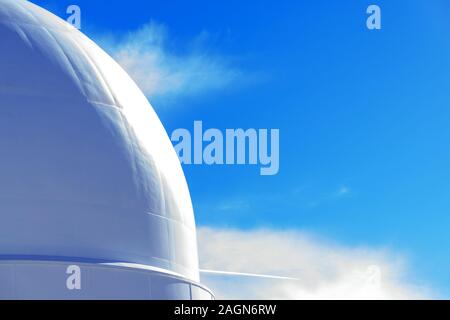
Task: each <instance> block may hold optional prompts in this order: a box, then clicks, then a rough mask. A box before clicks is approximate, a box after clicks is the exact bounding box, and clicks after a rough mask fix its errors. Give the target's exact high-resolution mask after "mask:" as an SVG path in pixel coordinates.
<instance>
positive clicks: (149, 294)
mask: <svg viewBox="0 0 450 320" xmlns="http://www.w3.org/2000/svg"><path fill="white" fill-rule="evenodd" d="M0 283H1V286H0V299H20V300H53V299H56V300H66V299H67V300H119V299H120V300H212V299H213V298H214V297H213V295H212V293H211V292H210V291H209V290H208V289H207V288H205V287H203V286H201V285H200V284H198V283H194V282H192V281H189V280H187V279H185V278H183V277H180V276H178V275H176V274H174V273H171V272H169V271H165V270H163V269H158V268H153V267H149V266H142V265H133V264H125V263H86V262H77V261H56V260H55V261H53V260H52V261H38V260H15V259H14V260H2V261H0Z"/></svg>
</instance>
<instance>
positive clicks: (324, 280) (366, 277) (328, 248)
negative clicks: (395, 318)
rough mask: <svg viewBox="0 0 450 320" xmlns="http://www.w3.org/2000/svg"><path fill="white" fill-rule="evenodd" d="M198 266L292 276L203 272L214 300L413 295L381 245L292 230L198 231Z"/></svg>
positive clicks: (417, 294) (396, 259)
mask: <svg viewBox="0 0 450 320" xmlns="http://www.w3.org/2000/svg"><path fill="white" fill-rule="evenodd" d="M198 237H199V253H200V265H201V267H202V268H204V269H209V270H223V271H231V272H237V273H252V274H264V275H276V276H284V277H293V278H297V279H299V280H298V281H293V280H283V279H262V278H256V277H247V276H244V277H239V276H236V275H234V276H230V275H228V276H219V275H211V274H204V275H203V277H202V282H203V283H205V284H206V285H208V286H209V287H210V288H211V289H212V290H213V291H214V292H215V294H216V296H217V298H219V299H415V298H427V297H430V296H431V293H430V292H429V290H428V289H426V288H425V287H423V286H421V285H418V284H414V283H411V282H409V281H407V280H406V279H407V277H406V276H405V275H406V273H407V269H406V266H405V261H404V259H403V258H402V257H401V256H399V255H395V254H393V253H392V252H388V251H386V250H382V249H374V248H349V247H345V246H339V245H336V244H330V243H327V242H325V241H323V240H320V239H317V238H315V237H313V236H311V235H308V234H306V233H303V232H298V231H285V232H283V231H273V230H259V231H241V230H229V229H216V228H208V227H202V228H199V230H198Z"/></svg>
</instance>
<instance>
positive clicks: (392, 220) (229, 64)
mask: <svg viewBox="0 0 450 320" xmlns="http://www.w3.org/2000/svg"><path fill="white" fill-rule="evenodd" d="M33 2H34V3H36V4H39V5H41V6H43V7H45V8H47V9H48V10H50V11H52V12H53V13H55V14H57V15H59V16H61V17H66V16H67V15H66V14H65V10H66V8H67V6H68V5H69V4H73V3H76V4H78V5H79V6H80V7H81V10H82V31H83V32H84V33H85V34H87V35H88V36H90V37H91V38H93V39H95V40H97V41H98V42H100V43H101V44H104V46H105V47H106V49H107V50H108V49H110V50H114V48H115V47H116V46H118V45H120V44H121V43H123V42H126V41H127V40H126V35H127V34H129V33H130V32H136V30H138V29H139V28H142V26H144V25H149V23H151V24H152V25H153V26H155V28H156V30H157V31H153V32H156V33H157V34H161V35H163V39H164V40H163V44H161V43H157V44H150V45H149V47H150V48H153V47H156V48H158V49H159V50H161V55H165V56H164V57H166V56H169V58H164V60H163V62H164V64H163V65H162V67H161V68H163V67H165V68H167V69H164V70H171V64H173V63H176V64H177V65H178V66H179V65H180V64H183V63H182V62H183V58H184V59H187V61H190V62H191V63H192V64H191V66H192V69H191V70H190V71H189V70H188V71H186V72H191V74H190V76H189V75H188V76H186V77H185V78H183V79H185V80H184V81H192V82H196V83H197V85H198V86H197V87H196V89H195V90H193V89H192V88H191V86H188V85H180V88H179V92H168V93H164V92H163V93H160V94H159V93H158V92H156V93H155V96H154V97H152V96H149V99H150V101H151V102H152V104H153V106H154V107H155V109H156V110H157V112H158V114H159V115H160V118H161V120H162V122H163V124H164V125H165V126H166V129H167V131H168V132H171V131H172V130H174V129H176V128H188V129H190V128H192V125H193V121H194V120H202V121H203V124H204V126H205V127H210V128H219V129H223V130H224V129H226V128H279V129H280V135H281V141H280V172H279V174H278V175H276V176H265V177H263V176H260V175H259V169H258V168H257V167H252V166H242V167H239V166H185V167H184V170H185V174H186V177H187V180H188V183H189V186H190V190H191V195H192V199H193V204H194V208H195V213H196V219H197V223H198V224H199V225H201V226H214V227H223V228H225V227H232V228H239V229H244V230H251V229H255V228H261V227H264V228H268V229H274V230H287V229H296V230H305V231H307V232H311V233H314V234H317V235H320V236H323V237H325V238H327V239H332V240H333V241H335V242H337V243H340V244H342V245H346V246H361V245H363V246H371V247H382V248H389V249H390V250H394V251H396V252H401V253H402V254H403V255H405V256H406V257H407V258H408V260H409V264H410V266H411V267H410V270H411V275H410V277H412V278H413V279H414V280H416V281H419V282H424V283H427V284H428V285H430V286H431V287H433V289H434V290H435V291H436V292H438V294H439V295H441V296H446V297H448V296H449V294H450V259H449V258H448V257H449V256H450V249H449V243H450V232H449V231H448V230H449V227H450V215H449V213H450V196H449V194H450V149H449V148H448V143H449V142H448V141H449V138H450V125H449V122H450V109H449V103H450V90H449V89H450V59H449V57H450V37H449V36H448V34H449V31H450V22H449V21H450V20H449V19H448V15H449V14H450V11H449V9H450V5H449V4H448V3H446V1H444V0H433V1H419V0H417V1H410V0H409V1H406V0H404V1H400V0H398V1H381V0H376V1H372V2H369V1H334V2H333V3H330V1H325V0H320V1H317V0H315V1H312V0H311V1H281V2H280V1H245V2H242V1H222V2H217V1H201V0H194V1H189V2H187V1H139V0H128V1H126V2H122V1H103V0H96V1H88V0H78V1H66V0H64V1H62V0H36V1H33ZM372 3H375V4H377V5H379V6H380V7H381V9H382V29H381V30H379V31H369V30H368V29H367V28H366V26H365V23H366V17H367V15H366V13H365V11H366V8H367V6H368V5H369V4H372ZM124 39H125V40H124ZM198 61H200V62H201V61H205V66H204V68H202V69H201V70H203V71H204V72H205V74H204V77H200V78H199V77H195V76H192V73H195V71H196V70H197V69H198V68H199V66H198V63H199V62H198ZM187 65H188V66H189V65H190V64H187ZM196 68H197V69H196ZM217 74H223V75H224V76H223V77H219V78H221V79H222V80H220V81H219V80H218V79H217ZM208 76H210V77H211V79H210V78H208ZM186 79H187V80H186Z"/></svg>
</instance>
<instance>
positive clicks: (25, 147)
mask: <svg viewBox="0 0 450 320" xmlns="http://www.w3.org/2000/svg"><path fill="white" fill-rule="evenodd" d="M0 39H1V40H0V41H1V47H2V50H0V149H1V158H0V235H1V236H0V258H3V259H10V258H11V257H14V259H16V258H21V257H24V258H26V257H33V258H38V259H40V258H42V259H49V258H50V259H72V260H73V259H77V260H81V261H103V262H126V263H135V264H143V265H147V266H153V267H157V268H162V269H165V270H168V271H171V272H176V273H177V274H180V275H182V276H184V277H186V278H189V279H191V280H193V281H197V280H198V278H199V275H198V257H197V246H196V235H195V223H194V216H193V210H192V204H191V199H190V196H189V191H188V188H187V184H186V181H185V178H184V174H183V172H182V169H181V166H180V164H179V161H178V158H177V156H176V154H175V152H174V150H173V148H172V145H171V142H170V140H169V138H168V136H167V134H166V132H165V130H164V128H163V126H162V124H161V122H160V121H159V119H158V117H157V115H156V113H155V112H154V111H153V109H152V107H151V106H150V104H149V103H148V101H147V99H146V97H145V96H144V95H143V94H142V92H141V91H140V90H139V88H138V87H137V86H136V85H135V83H134V82H133V81H132V80H131V79H130V78H129V76H128V75H127V74H126V72H124V71H123V70H122V68H121V67H120V66H119V65H118V64H117V63H116V62H115V61H114V60H113V59H112V58H111V57H109V56H108V55H107V54H106V53H105V52H104V51H103V50H101V49H100V48H99V47H98V46H97V45H96V44H95V43H94V42H92V41H91V40H89V39H88V38H87V37H85V36H84V35H83V34H82V33H80V32H79V31H78V30H76V29H74V28H73V27H72V26H70V25H69V24H68V23H66V22H65V21H63V20H61V19H59V18H57V17H56V16H54V15H53V14H51V13H49V12H47V11H45V10H43V9H41V8H39V7H38V6H36V5H33V4H32V3H29V2H27V1H22V0H0Z"/></svg>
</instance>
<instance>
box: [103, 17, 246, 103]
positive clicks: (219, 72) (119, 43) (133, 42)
mask: <svg viewBox="0 0 450 320" xmlns="http://www.w3.org/2000/svg"><path fill="white" fill-rule="evenodd" d="M204 38H206V36H205V33H203V34H200V35H199V36H198V37H197V38H196V39H195V40H194V41H193V42H192V44H191V45H190V46H188V48H187V49H186V50H184V51H183V52H178V53H176V50H174V49H173V48H169V47H170V46H169V42H170V41H169V37H168V32H167V29H166V28H165V27H164V26H163V25H160V24H157V23H154V22H150V23H148V24H146V25H144V26H142V27H141V28H140V29H138V30H135V31H132V32H129V33H128V34H126V35H125V36H122V37H117V36H112V35H111V36H109V37H103V38H101V39H100V42H101V43H102V44H103V45H104V47H105V49H106V50H107V51H108V52H109V53H110V54H111V55H112V56H113V57H114V58H115V59H116V61H117V62H118V63H119V64H120V65H121V66H122V67H123V68H124V69H125V70H126V71H127V72H128V73H129V74H130V75H131V77H132V78H133V79H134V80H135V81H136V82H137V84H138V85H139V86H140V88H141V89H142V90H143V91H144V93H145V94H146V95H147V96H148V97H150V98H152V99H159V100H163V99H164V100H165V101H167V100H173V99H175V98H177V97H180V96H193V95H198V94H203V93H207V92H210V91H214V90H218V89H222V88H225V87H227V86H229V85H231V84H232V83H233V82H234V81H235V80H237V79H238V78H239V77H240V75H241V72H240V71H239V70H238V69H236V68H233V67H230V65H229V63H228V62H227V59H225V58H224V57H221V56H219V55H213V54H209V53H208V52H207V50H206V49H205V48H204V47H203V45H202V43H204Z"/></svg>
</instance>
